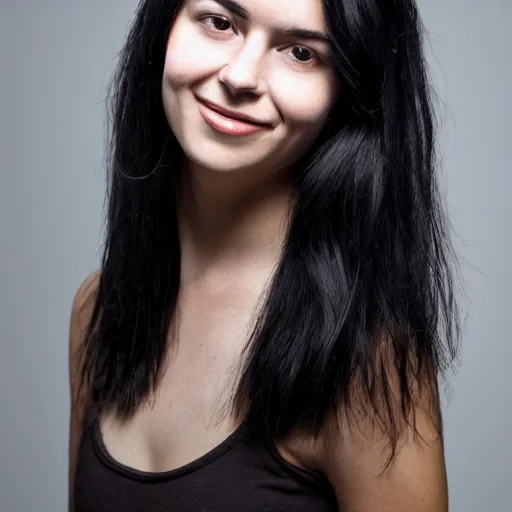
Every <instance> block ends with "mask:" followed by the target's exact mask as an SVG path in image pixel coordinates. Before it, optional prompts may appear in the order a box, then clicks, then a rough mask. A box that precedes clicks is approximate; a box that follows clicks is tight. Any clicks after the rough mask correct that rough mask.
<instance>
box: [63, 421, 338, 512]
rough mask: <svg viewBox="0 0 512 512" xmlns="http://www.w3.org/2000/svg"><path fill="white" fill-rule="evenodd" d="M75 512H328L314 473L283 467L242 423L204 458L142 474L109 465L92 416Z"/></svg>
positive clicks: (324, 486)
mask: <svg viewBox="0 0 512 512" xmlns="http://www.w3.org/2000/svg"><path fill="white" fill-rule="evenodd" d="M73 494H74V502H75V510H76V512H231V511H233V512H235V511H236V512H262V511H272V512H285V511H286V512H289V511H294V512H306V511H308V512H334V511H337V510H338V507H337V505H336V500H335V496H334V492H333V490H332V487H331V486H330V485H329V483H328V481H327V479H326V478H325V477H324V476H322V475H321V474H319V473H316V472H313V471H305V470H302V469H300V468H297V467H296V466H294V465H292V464H290V463H288V462H287V461H285V460H284V459H283V458H282V457H281V456H280V454H279V452H278V451H277V449H276V447H275V444H274V443H273V442H269V441H268V440H265V438H264V436H262V435H260V434H258V432H257V431H256V430H255V429H254V428H250V427H249V424H248V422H247V421H246V422H245V423H243V424H242V425H241V426H240V427H239V428H238V429H237V430H236V431H235V432H234V433H233V434H231V436H229V437H228V438H227V439H226V440H225V441H223V442H222V443H221V444H220V445H218V446H217V447H215V448H214V449H212V450H211V451H210V452H208V453H207V454H206V455H203V456H202V457H200V458H199V459H196V460H195V461H193V462H191V463H189V464H186V465H185V466H182V467H180V468H177V469H174V470H171V471H166V472H163V473H147V472H143V471H138V470H135V469H133V468H129V467H127V466H124V465H122V464H120V463H119V462H117V461H115V460H114V459H113V458H112V457H111V456H110V454H109V453H108V451H107V449H106V447H105V444H104V443H103V440H102V437H101V432H100V428H99V421H98V419H97V418H92V419H91V420H90V421H87V422H86V424H85V425H84V434H83V437H82V441H81V444H80V449H79V453H78V459H77V467H76V474H75V487H74V493H73Z"/></svg>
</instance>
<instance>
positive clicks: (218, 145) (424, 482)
mask: <svg viewBox="0 0 512 512" xmlns="http://www.w3.org/2000/svg"><path fill="white" fill-rule="evenodd" d="M296 29H302V30H303V32H302V33H298V32H297V31H296ZM305 31H309V32H308V34H309V36H311V35H312V34H313V33H315V34H317V36H316V37H314V38H312V37H305V36H304V34H306V32H305ZM326 34H327V31H326V25H325V21H324V13H323V8H322V4H321V2H320V1H319V0H302V1H301V2H297V1H296V0H280V1H279V2H276V1H275V0H239V1H238V2H237V3H236V4H235V3H234V2H226V1H221V0H188V1H186V2H185V5H184V8H183V9H182V11H181V12H180V14H179V16H178V18H177V20H176V22H175V24H174V26H173V29H172V31H171V35H170V37H169V41H168V47H167V54H166V59H165V67H164V75H163V81H162V98H163V103H164V109H165V113H166V115H167V119H168V121H169V124H170V126H171V128H172V130H173V132H174V134H175V135H176V138H177V139H178V141H179V143H180V145H181V146H182V148H183V151H184V154H185V157H186V164H185V168H184V172H183V176H184V180H183V184H184V187H183V190H182V191H181V198H180V202H179V206H180V208H179V228H180V244H181V251H182V269H181V280H182V281H181V283H180V297H179V310H178V313H177V315H176V318H175V319H174V321H173V322H172V325H171V329H170V332H169V341H170V342H172V345H173V347H174V349H173V350H172V352H170V353H169V354H168V358H167V360H166V362H165V366H164V372H163V377H162V381H161V382H160V383H159V388H158V390H157V392H156V393H155V395H154V396H152V397H151V399H150V401H149V403H148V404H147V406H145V407H142V408H141V409H140V410H139V411H137V413H136V414H135V416H134V417H133V418H132V419H131V420H130V421H128V422H121V421H119V420H118V419H117V418H116V417H115V415H114V414H113V413H110V414H105V415H104V416H103V417H102V418H101V422H100V424H101V431H102V436H103V438H104V442H105V445H106V447H107V449H108V450H109V452H110V453H111V455H112V456H113V457H114V458H115V459H116V460H118V461H119V462H121V463H123V464H125V465H127V466H130V467H133V468H136V469H139V470H143V471H152V472H155V471H166V470H169V469H173V468H177V467H179V466H182V465H184V464H186V463H188V462H190V461H192V460H195V459H197V458H198V457H200V456H201V455H203V454H204V453H206V452H208V451H209V450H211V449H212V448H213V447H214V446H216V445H218V444H219V443H220V442H221V441H222V440H223V439H225V438H226V437H227V436H228V435H229V434H230V433H231V432H232V431H233V430H234V429H235V428H236V426H237V424H238V421H237V420H236V419H234V418H229V417H227V416H226V415H223V414H221V411H222V410H223V406H225V404H226V399H227V397H228V395H229V390H230V386H231V385H232V383H233V379H232V377H233V373H232V368H233V367H234V365H235V364H236V362H237V361H238V358H239V356H240V352H241V350H242V348H243V345H244V341H245V339H246V337H247V334H248V333H249V332H250V327H251V320H252V318H253V314H254V311H255V310H256V309H257V306H258V299H259V298H260V297H261V295H262V294H263V293H264V291H265V288H266V285H267V283H268V281H269V279H270V278H271V276H272V272H273V270H274V268H275V265H276V264H277V262H278V260H279V257H280V254H281V250H282V245H283V241H284V237H285V234H286V222H287V215H288V205H289V201H290V193H291V188H292V187H291V186H292V179H293V172H292V169H293V164H294V163H295V162H297V160H298V159H299V158H300V156H301V155H302V154H303V153H304V152H305V151H306V150H307V148H308V147H310V146H311V144H312V143H313V141H314V140H315V139H316V138H317V137H318V135H319V133H320V131H321V129H322V127H323V126H324V125H325V122H326V119H327V117H328V116H329V114H330V112H331V109H332V106H333V104H334V102H335V99H336V97H337V94H338V91H337V87H336V83H335V80H334V73H333V68H332V63H331V60H330V57H331V56H330V48H329V44H328V42H327V41H325V40H324V39H326ZM226 110H228V111H229V112H230V115H229V116H226V115H223V114H226ZM232 116H235V117H240V116H246V117H250V118H251V120H252V122H251V123H240V120H236V119H231V118H230V117H232ZM96 281H97V276H93V277H92V278H90V280H89V281H88V282H87V283H86V284H84V286H83V287H81V289H80V290H79V292H78V293H77V297H76V298H75V307H74V313H73V314H72V321H71V337H70V339H71V349H70V350H71V354H73V353H74V351H75V350H76V347H77V346H78V345H79V344H80V342H81V339H82V337H83V325H85V324H86V320H87V315H88V314H90V307H88V306H87V305H88V304H90V303H91V302H92V300H91V297H93V296H94V293H95V292H94V289H95V284H94V283H95V282H96ZM84 304H85V306H84ZM198 318H201V321H200V322H198V321H197V319H198ZM71 360H72V358H70V362H71ZM75 374H76V368H75V367H74V365H72V364H70V380H71V385H72V386H73V382H74V375H75ZM86 401H87V399H86V397H82V399H81V400H79V401H76V402H73V403H72V411H71V430H70V486H72V482H73V475H74V470H75V464H76V454H77V450H78V443H79V439H80V436H81V429H80V421H81V418H82V415H83V408H84V403H86ZM421 403H422V401H421V399H420V400H419V401H418V411H419V413H418V417H417V422H418V423H417V425H418V429H419V430H420V432H421V433H422V434H423V438H424V440H423V441H421V440H420V439H419V438H417V437H413V436H412V435H411V432H410V431H408V430H407V429H406V430H405V432H404V435H403V438H402V441H401V443H400V450H399V453H398V455H397V458H396V460H395V461H394V463H393V465H392V466H391V467H390V468H388V469H387V470H386V471H385V472H384V473H382V471H381V470H382V462H383V453H384V454H385V452H383V450H382V446H383V440H384V439H385V437H384V435H383V433H382V432H380V431H379V429H377V428H376V427H374V426H372V424H371V421H370V420H369V419H367V418H362V420H361V421H360V422H359V423H358V425H359V426H358V428H356V429H354V428H345V430H343V429H342V431H341V432H340V431H339V430H338V429H336V428H334V425H335V423H336V422H335V421H330V422H328V423H327V424H326V427H325V429H324V431H323V433H322V435H321V436H320V437H319V438H318V439H316V440H312V439H311V438H310V437H309V436H307V435H304V434H303V433H301V432H299V431H295V432H292V433H291V434H290V435H289V436H288V437H287V438H286V439H282V440H279V441H278V442H277V443H276V446H277V448H278V450H279V452H280V453H281V455H282V456H283V457H284V458H285V459H286V460H288V461H289V462H291V463H293V464H296V465H297V466H301V467H304V468H310V469H317V470H320V471H322V472H324V473H325V475H326V476H327V477H328V478H329V480H330V482H331V484H332V486H333V488H334V489H335V491H336V495H337V497H338V501H339V505H340V509H341V510H349V511H350V512H375V511H378V512H391V511H393V512H405V511H407V512H411V511H418V512H445V511H446V510H447V490H446V475H445V466H444V458H443V446H442V441H441V439H440V438H438V437H437V436H436V434H435V429H434V428H433V426H432V424H431V422H430V421H429V420H428V418H429V415H428V414H427V413H425V412H422V411H423V409H424V408H423V407H422V406H421ZM171 404H172V405H171ZM171 440H174V441H172V442H171ZM176 440H178V441H176ZM198 440H200V442H198Z"/></svg>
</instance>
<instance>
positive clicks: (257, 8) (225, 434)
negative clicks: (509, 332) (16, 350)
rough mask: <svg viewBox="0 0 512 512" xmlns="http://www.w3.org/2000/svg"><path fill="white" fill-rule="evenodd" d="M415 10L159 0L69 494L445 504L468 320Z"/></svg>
mask: <svg viewBox="0 0 512 512" xmlns="http://www.w3.org/2000/svg"><path fill="white" fill-rule="evenodd" d="M421 38H422V28H421V22H420V19H419V17H418V12H417V9H416V6H415V4H414V1H413V0H382V1H380V2H375V1H372V0H350V1H348V0H324V1H323V2H322V1H321V0H300V1H297V0H278V1H276V0H236V1H234V0H184V1H178V0H143V1H142V2H141V4H140V6H139V9H138V11H137V13H136V18H135V21H134V24H133V26H132V28H131V31H130V33H129V35H128V39H127V42H126V46H125V47H124V50H123V52H122V53H121V56H120V62H119V68H118V72H117V74H116V76H115V79H114V81H113V89H112V96H111V106H112V110H111V119H112V124H111V131H110V133H111V139H110V144H109V146H108V150H109V156H110V159H109V173H110V174H109V176H110V178H109V191H108V192H109V194H108V200H109V209H108V222H107V232H106V244H105V248H104V254H103V259H102V264H101V268H100V270H99V271H98V272H96V273H95V274H94V275H92V276H90V277H89V278H87V279H86V280H85V282H84V283H83V284H82V285H81V286H80V288H79V290H78V292H77V294H76V297H75V300H74V305H73V312H72V316H71V334H70V383H71V393H72V410H71V428H70V491H71V492H70V498H71V499H70V507H71V508H74V509H75V510H77V511H79V512H99V511H107V510H108V511H123V512H130V511H137V512H138V511H141V510H144V511H145V512H151V511H162V512H163V511H191V512H192V511H194V512H195V511H198V512H199V511H209V512H216V511H219V512H220V511H222V512H226V511H242V510H243V511H261V510H273V511H289V510H294V511H299V512H300V511H334V510H346V511H350V512H356V511H358V512H412V511H417V512H427V511H428V512H443V511H446V510H447V483H446V474H445V464H444V457H443V441H442V422H441V414H440V407H439V392H438V383H437V378H438V376H439V374H440V373H441V372H442V371H443V370H445V369H446V368H447V367H448V365H449V364H450V363H451V361H453V358H454V356H455V355H456V352H455V349H456V346H457V341H458V334H459V321H458V314H457V308H456V304H455V301H454V284H455V273H454V272H453V270H452V265H451V264H452V260H453V258H452V254H453V251H452V250H451V245H450V241H449V237H448V230H447V223H446V220H445V216H444V213H443V209H442V208H441V204H440V199H439V194H438V190H437V182H436V176H435V158H434V157H435V153H434V126H433V113H432V107H431V102H430V89H429V84H428V81H427V73H426V66H425V61H424V57H423V53H422V39H421Z"/></svg>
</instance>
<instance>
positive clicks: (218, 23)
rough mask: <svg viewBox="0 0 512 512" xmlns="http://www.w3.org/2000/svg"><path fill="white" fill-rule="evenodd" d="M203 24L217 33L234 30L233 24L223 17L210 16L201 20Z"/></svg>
mask: <svg viewBox="0 0 512 512" xmlns="http://www.w3.org/2000/svg"><path fill="white" fill-rule="evenodd" d="M201 22H202V23H203V25H205V27H207V28H208V29H210V30H214V31H217V32H226V31H227V30H229V29H230V28H231V29H232V28H233V25H232V23H231V22H230V21H229V20H228V19H227V18H223V17H222V16H214V15H209V16H205V17H203V18H201Z"/></svg>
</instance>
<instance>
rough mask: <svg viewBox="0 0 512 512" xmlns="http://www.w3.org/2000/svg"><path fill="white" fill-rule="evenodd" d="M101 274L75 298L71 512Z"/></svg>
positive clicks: (71, 362) (71, 329)
mask: <svg viewBox="0 0 512 512" xmlns="http://www.w3.org/2000/svg"><path fill="white" fill-rule="evenodd" d="M99 278H100V272H99V270H96V271H95V272H93V273H91V274H90V275H89V276H87V277H86V278H85V279H84V280H83V281H82V283H81V284H80V286H79V287H78V289H77V291H76V292H75V295H74V297H73V302H72V308H71V315H70V322H69V354H68V355H69V392H70V400H71V408H70V424H69V447H68V448H69V480H68V482H69V510H74V509H73V484H74V475H75V469H76V462H77V457H78V449H79V445H80V440H81V437H82V422H83V418H84V414H85V410H86V407H87V403H88V396H87V393H86V392H85V391H84V390H83V389H82V390H79V389H78V380H79V379H78V377H79V374H80V361H81V355H82V352H81V349H82V347H83V342H84V337H85V334H86V331H87V328H88V325H89V322H90V319H91V315H92V312H93V309H94V304H95V302H96V296H97V292H98V284H99Z"/></svg>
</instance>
